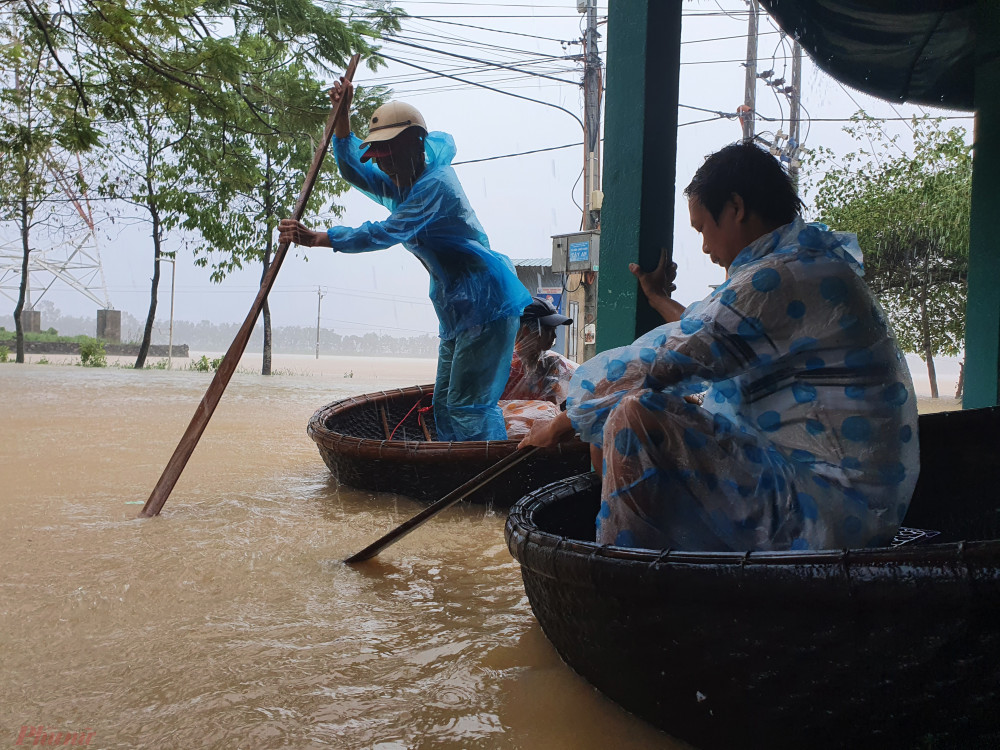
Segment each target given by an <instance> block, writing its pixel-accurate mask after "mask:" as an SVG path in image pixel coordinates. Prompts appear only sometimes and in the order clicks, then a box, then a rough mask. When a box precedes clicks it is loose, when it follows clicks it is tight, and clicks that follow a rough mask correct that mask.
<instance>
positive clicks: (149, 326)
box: [135, 201, 160, 370]
mask: <svg viewBox="0 0 1000 750" xmlns="http://www.w3.org/2000/svg"><path fill="white" fill-rule="evenodd" d="M149 214H150V216H152V217H153V282H152V284H151V286H150V290H149V312H148V313H146V325H145V327H144V328H143V329H142V342H141V343H140V344H139V356H137V357H136V358H135V369H136V370H141V369H142V368H143V367H145V366H146V355H147V354H149V345H150V343H151V342H152V340H153V321H154V320H156V296H157V290H158V289H159V287H160V212H159V211H158V210H157V207H156V203H155V202H153V201H150V205H149Z"/></svg>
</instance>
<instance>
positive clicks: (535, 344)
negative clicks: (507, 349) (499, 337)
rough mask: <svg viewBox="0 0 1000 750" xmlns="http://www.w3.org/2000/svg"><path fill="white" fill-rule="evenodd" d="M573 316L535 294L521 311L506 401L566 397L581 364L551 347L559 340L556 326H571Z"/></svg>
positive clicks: (560, 398) (555, 400)
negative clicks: (571, 379)
mask: <svg viewBox="0 0 1000 750" xmlns="http://www.w3.org/2000/svg"><path fill="white" fill-rule="evenodd" d="M572 322H573V320H572V318H567V317H566V316H565V315H560V313H559V311H558V310H557V309H556V308H555V306H554V305H553V304H552V303H551V302H549V301H548V300H546V299H543V298H542V297H534V298H532V301H531V304H530V305H528V306H527V307H525V308H524V311H523V312H522V313H521V327H520V328H519V329H518V331H517V339H516V340H515V341H514V357H513V361H512V362H511V367H510V378H508V380H507V387H506V388H505V389H504V392H503V395H502V396H501V397H500V399H501V400H502V401H515V400H516V401H526V400H531V401H550V402H551V403H553V404H561V403H562V402H563V401H565V400H566V393H567V389H568V386H569V381H570V378H571V377H573V373H574V372H575V371H576V368H577V364H576V362H573V361H572V360H569V359H567V358H566V357H564V356H562V355H561V354H559V353H558V352H554V351H552V350H551V349H550V347H551V346H552V345H553V344H554V343H555V340H556V328H558V327H559V326H568V325H569V324H570V323H572Z"/></svg>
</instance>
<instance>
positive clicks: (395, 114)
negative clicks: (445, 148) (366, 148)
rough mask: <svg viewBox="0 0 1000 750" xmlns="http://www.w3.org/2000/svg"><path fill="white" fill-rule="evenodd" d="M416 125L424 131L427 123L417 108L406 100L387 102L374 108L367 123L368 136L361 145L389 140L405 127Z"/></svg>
mask: <svg viewBox="0 0 1000 750" xmlns="http://www.w3.org/2000/svg"><path fill="white" fill-rule="evenodd" d="M412 127H418V128H421V129H422V130H423V131H424V132H425V133H426V132H427V123H425V122H424V118H423V116H422V115H421V114H420V113H419V112H418V111H417V108H416V107H414V106H412V105H410V104H407V103H406V102H388V103H386V104H383V105H382V106H381V107H379V108H378V109H376V110H375V112H374V113H373V114H372V119H371V122H370V123H368V137H367V138H365V140H364V143H363V144H362V145H368V144H369V143H378V142H380V141H391V140H392V139H393V138H395V137H396V136H397V135H399V134H400V133H402V132H403V131H404V130H406V129H407V128H412Z"/></svg>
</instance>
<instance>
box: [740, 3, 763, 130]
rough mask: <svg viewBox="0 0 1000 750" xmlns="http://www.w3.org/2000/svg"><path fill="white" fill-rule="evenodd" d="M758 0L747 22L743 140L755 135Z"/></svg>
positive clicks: (742, 119)
mask: <svg viewBox="0 0 1000 750" xmlns="http://www.w3.org/2000/svg"><path fill="white" fill-rule="evenodd" d="M758 12H759V11H758V7H757V0H750V15H749V21H748V22H747V71H746V73H747V74H746V79H745V80H746V84H745V85H744V91H743V104H744V106H745V107H746V109H745V110H744V111H743V115H742V116H741V117H740V120H741V121H742V124H743V140H744V141H752V140H753V137H754V119H755V117H756V114H755V112H756V107H757V14H758Z"/></svg>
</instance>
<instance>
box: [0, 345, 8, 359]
mask: <svg viewBox="0 0 1000 750" xmlns="http://www.w3.org/2000/svg"><path fill="white" fill-rule="evenodd" d="M9 361H10V348H9V347H6V346H3V345H0V363H3V362H9Z"/></svg>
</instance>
